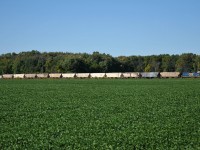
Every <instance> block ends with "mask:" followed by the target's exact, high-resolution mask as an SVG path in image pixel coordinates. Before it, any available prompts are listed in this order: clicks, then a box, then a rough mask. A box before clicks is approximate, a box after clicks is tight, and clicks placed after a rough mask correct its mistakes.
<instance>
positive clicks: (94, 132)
mask: <svg viewBox="0 0 200 150" xmlns="http://www.w3.org/2000/svg"><path fill="white" fill-rule="evenodd" d="M0 85H1V86H0V91H1V92H0V97H1V98H0V103H1V105H0V119H1V120H0V127H1V128H0V131H1V132H0V149H2V150H3V149H153V150H154V149H199V148H200V136H199V135H200V125H199V124H200V111H199V110H200V99H199V97H200V87H199V85H200V80H198V79H195V80H191V79H181V80H177V79H169V80H159V79H155V80H147V79H135V80H129V79H127V80H121V79H113V80H106V79H104V80H103V79H99V80H93V79H85V80H84V79H82V80H80V79H77V80H60V79H59V80H56V79H55V80H50V79H47V80H0Z"/></svg>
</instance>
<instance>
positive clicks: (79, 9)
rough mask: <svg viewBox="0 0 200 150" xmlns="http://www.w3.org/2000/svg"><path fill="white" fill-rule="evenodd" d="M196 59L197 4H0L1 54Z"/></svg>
mask: <svg viewBox="0 0 200 150" xmlns="http://www.w3.org/2000/svg"><path fill="white" fill-rule="evenodd" d="M33 49H34V50H39V51H41V52H44V51H47V52H48V51H62V52H87V53H92V52H93V51H99V52H101V53H107V54H111V55H113V56H119V55H126V56H127V55H151V54H163V53H169V54H181V53H187V52H192V53H196V54H200V0H0V53H1V54H2V53H7V52H17V53H18V52H21V51H30V50H33Z"/></svg>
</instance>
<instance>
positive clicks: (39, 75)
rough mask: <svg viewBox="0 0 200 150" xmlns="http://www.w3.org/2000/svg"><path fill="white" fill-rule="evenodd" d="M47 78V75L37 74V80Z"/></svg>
mask: <svg viewBox="0 0 200 150" xmlns="http://www.w3.org/2000/svg"><path fill="white" fill-rule="evenodd" d="M48 77H49V74H48V73H40V74H37V78H48Z"/></svg>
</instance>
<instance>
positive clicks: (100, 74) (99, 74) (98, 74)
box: [90, 73, 106, 78]
mask: <svg viewBox="0 0 200 150" xmlns="http://www.w3.org/2000/svg"><path fill="white" fill-rule="evenodd" d="M105 76H106V74H105V73H90V77H91V78H104V77H105Z"/></svg>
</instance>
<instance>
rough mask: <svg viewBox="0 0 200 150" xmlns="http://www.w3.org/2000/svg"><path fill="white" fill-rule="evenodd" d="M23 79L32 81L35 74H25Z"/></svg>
mask: <svg viewBox="0 0 200 150" xmlns="http://www.w3.org/2000/svg"><path fill="white" fill-rule="evenodd" d="M25 78H27V79H34V78H36V74H25Z"/></svg>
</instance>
